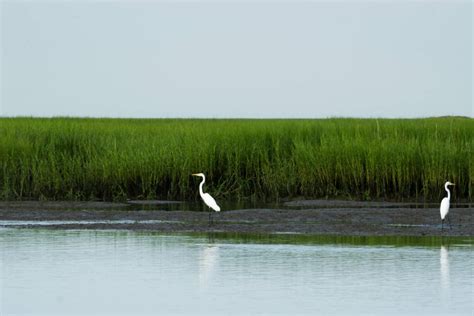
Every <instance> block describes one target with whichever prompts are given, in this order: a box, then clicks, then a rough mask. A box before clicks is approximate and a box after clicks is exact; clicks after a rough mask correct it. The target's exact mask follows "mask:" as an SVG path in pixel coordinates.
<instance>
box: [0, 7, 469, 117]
mask: <svg viewBox="0 0 474 316" xmlns="http://www.w3.org/2000/svg"><path fill="white" fill-rule="evenodd" d="M0 1H1V2H0V18H1V23H0V28H1V30H0V35H1V37H0V49H1V54H0V115H2V116H47V117H50V116H87V117H208V118H227V117H231V118H248V117H249V118H324V117H391V118H392V117H393V118H395V117H408V118H411V117H427V116H444V115H463V116H471V117H473V113H474V110H473V80H472V77H473V69H474V68H473V67H474V66H473V62H472V59H473V3H472V2H471V1H470V0H468V1H458V0H453V1H447V0H445V1H436V2H435V1H427V0H417V1H404V0H399V1H394V0H392V1H391V0H370V1H357V0H353V1H316V0H314V1H298V0H296V1H270V0H260V1H249V0H247V1H228V0H227V1H226V0H224V1H197V0H194V1H158V0H156V1H153V0H147V1H145V0H141V1H125V0H122V1H114V0H97V1H92V0H82V1H81V0H66V1H34V0H29V1H22V0H16V1H12V0H0Z"/></svg>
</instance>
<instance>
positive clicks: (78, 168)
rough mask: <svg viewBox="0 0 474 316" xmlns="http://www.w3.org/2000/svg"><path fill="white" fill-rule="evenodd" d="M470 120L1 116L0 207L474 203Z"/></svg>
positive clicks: (473, 123) (473, 130) (473, 139)
mask: <svg viewBox="0 0 474 316" xmlns="http://www.w3.org/2000/svg"><path fill="white" fill-rule="evenodd" d="M473 142H474V121H473V120H472V119H469V118H451V117H448V118H432V119H431V118H430V119H414V120H404V119H400V120H398V119H397V120H392V119H324V120H240V119H239V120H193V119H189V120H188V119H78V118H52V119H46V118H41V119H39V118H1V119H0V166H1V170H0V197H1V198H2V199H27V198H28V199H30V198H34V199H47V200H49V199H53V200H59V199H73V200H79V199H80V200H89V199H100V200H122V199H126V198H134V199H136V198H138V199H151V198H167V199H193V198H197V197H198V195H197V187H198V180H197V179H195V178H193V177H191V173H195V172H204V173H205V174H206V176H207V179H208V182H207V184H208V185H207V191H209V192H210V193H212V194H213V195H215V196H216V197H217V198H218V199H234V200H237V199H243V198H255V199H265V200H278V199H280V198H287V197H296V196H305V197H323V198H324V197H340V198H352V199H381V198H384V199H396V200H403V199H424V200H438V199H440V198H441V197H442V196H443V195H444V193H443V192H444V190H443V187H442V185H443V183H444V182H445V181H446V180H447V179H449V180H450V181H453V182H455V183H456V184H457V186H456V187H455V190H454V194H453V198H455V199H459V198H461V199H472V197H473V179H474V174H473V173H474V167H473V159H472V153H473V146H474V144H473Z"/></svg>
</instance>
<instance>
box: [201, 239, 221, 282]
mask: <svg viewBox="0 0 474 316" xmlns="http://www.w3.org/2000/svg"><path fill="white" fill-rule="evenodd" d="M218 262H219V246H218V245H205V246H203V248H202V249H201V251H200V254H199V285H200V286H201V287H202V288H207V287H208V286H209V282H210V281H211V280H212V276H213V275H214V273H215V269H216V266H217V264H218Z"/></svg>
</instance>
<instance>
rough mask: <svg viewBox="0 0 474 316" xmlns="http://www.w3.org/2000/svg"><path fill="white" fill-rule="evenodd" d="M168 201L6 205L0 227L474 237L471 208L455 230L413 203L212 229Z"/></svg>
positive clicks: (322, 204)
mask: <svg viewBox="0 0 474 316" xmlns="http://www.w3.org/2000/svg"><path fill="white" fill-rule="evenodd" d="M165 202H166V201H157V203H151V202H147V204H148V207H149V206H150V205H152V209H147V210H140V209H134V210H130V209H129V208H128V206H129V205H130V204H127V203H106V202H35V201H26V202H7V201H2V202H0V227H15V228H47V229H75V230H76V229H87V230H91V229H100V230H104V229H105V230H107V229H112V230H130V231H154V232H163V233H206V232H210V233H212V232H215V233H261V234H306V235H334V236H470V237H472V236H474V216H473V213H474V210H473V208H472V207H471V205H470V204H468V205H466V204H459V205H453V207H452V209H451V210H450V215H451V224H452V227H451V229H450V228H449V226H445V227H444V229H441V222H440V219H439V208H437V207H435V205H433V207H431V206H428V207H424V208H412V207H409V206H410V205H409V203H397V204H395V205H393V203H391V204H390V203H385V204H384V203H381V202H374V203H370V202H357V201H355V202H353V203H351V202H339V203H333V202H331V201H329V202H330V203H328V201H322V200H315V201H313V202H312V203H311V201H302V202H300V205H295V204H294V202H292V203H293V205H291V204H290V205H289V207H291V206H293V208H287V207H282V208H276V209H269V208H248V209H235V210H225V211H223V212H220V213H213V214H212V219H213V223H211V224H209V222H208V219H209V213H208V212H197V211H186V210H175V211H170V210H166V208H165V207H164V206H165V205H166V204H167V203H165ZM170 202H173V203H179V202H176V201H170ZM133 204H137V203H133ZM328 205H331V207H327V206H328ZM298 206H304V207H305V208H303V209H298V208H296V207H298Z"/></svg>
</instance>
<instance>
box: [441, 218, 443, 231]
mask: <svg viewBox="0 0 474 316" xmlns="http://www.w3.org/2000/svg"><path fill="white" fill-rule="evenodd" d="M443 224H444V218H443V219H442V220H441V231H443Z"/></svg>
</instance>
